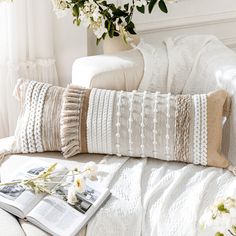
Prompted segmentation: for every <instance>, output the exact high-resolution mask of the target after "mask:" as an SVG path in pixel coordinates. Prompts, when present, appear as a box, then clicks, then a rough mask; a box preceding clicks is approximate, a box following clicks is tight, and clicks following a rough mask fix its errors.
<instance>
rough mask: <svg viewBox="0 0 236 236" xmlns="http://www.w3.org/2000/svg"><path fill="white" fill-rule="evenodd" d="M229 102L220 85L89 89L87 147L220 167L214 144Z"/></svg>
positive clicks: (217, 144) (225, 162)
mask: <svg viewBox="0 0 236 236" xmlns="http://www.w3.org/2000/svg"><path fill="white" fill-rule="evenodd" d="M229 104H230V100H229V97H228V94H227V92H226V91H224V90H220V91H216V92H213V93H210V94H201V95H193V96H191V95H177V96H172V95H171V94H160V93H158V92H157V93H147V92H136V91H133V92H123V91H121V92H116V91H108V90H101V89H92V91H91V93H90V98H89V107H88V115H87V124H86V125H87V145H88V152H89V153H107V154H116V155H117V156H132V157H152V158H157V159H161V160H167V161H180V162H187V163H194V164H201V165H204V166H206V165H209V166H216V167H224V168H226V167H228V166H229V162H228V160H227V159H226V158H225V157H224V156H223V155H221V152H220V150H221V137H222V118H223V116H225V115H227V114H228V111H229ZM84 125H85V124H84Z"/></svg>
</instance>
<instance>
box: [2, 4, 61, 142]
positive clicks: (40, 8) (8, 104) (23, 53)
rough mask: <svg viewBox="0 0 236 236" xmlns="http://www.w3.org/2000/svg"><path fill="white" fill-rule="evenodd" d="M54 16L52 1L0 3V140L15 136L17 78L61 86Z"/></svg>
mask: <svg viewBox="0 0 236 236" xmlns="http://www.w3.org/2000/svg"><path fill="white" fill-rule="evenodd" d="M52 14H53V12H52V5H51V1H50V0H14V2H13V3H0V138H2V137H6V136H8V135H12V134H13V133H14V129H15V124H16V120H17V116H18V112H19V107H18V103H17V102H16V100H15V98H13V96H12V93H13V89H14V86H15V84H16V82H17V79H18V78H24V79H34V80H38V81H44V82H49V83H52V84H58V78H57V72H56V66H55V60H54V53H53V22H52Z"/></svg>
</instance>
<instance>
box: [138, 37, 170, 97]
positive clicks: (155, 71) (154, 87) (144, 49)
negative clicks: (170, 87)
mask: <svg viewBox="0 0 236 236" xmlns="http://www.w3.org/2000/svg"><path fill="white" fill-rule="evenodd" d="M137 49H139V51H140V52H141V53H142V55H143V59H144V73H143V78H142V80H141V83H140V85H139V88H138V90H139V91H150V92H156V91H159V92H160V93H167V72H168V58H167V51H166V46H165V44H164V43H160V42H159V43H156V44H152V45H151V44H148V43H146V42H144V41H143V40H141V42H140V43H139V45H138V46H137Z"/></svg>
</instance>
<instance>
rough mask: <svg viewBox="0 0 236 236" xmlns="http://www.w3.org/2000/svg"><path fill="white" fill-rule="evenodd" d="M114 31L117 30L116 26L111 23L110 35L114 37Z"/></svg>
mask: <svg viewBox="0 0 236 236" xmlns="http://www.w3.org/2000/svg"><path fill="white" fill-rule="evenodd" d="M114 32H115V26H114V24H112V23H111V27H110V30H109V31H108V35H109V37H110V38H113V36H114Z"/></svg>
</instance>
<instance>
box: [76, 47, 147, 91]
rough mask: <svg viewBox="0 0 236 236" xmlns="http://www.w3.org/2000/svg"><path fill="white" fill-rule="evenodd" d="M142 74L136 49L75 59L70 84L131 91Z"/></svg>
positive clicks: (135, 87) (141, 66)
mask: <svg viewBox="0 0 236 236" xmlns="http://www.w3.org/2000/svg"><path fill="white" fill-rule="evenodd" d="M142 75H143V58H142V55H141V54H140V52H139V51H138V50H137V49H134V50H129V51H124V52H121V53H117V54H108V55H99V56H91V57H84V58H80V59H77V60H76V61H75V62H74V64H73V68H72V84H75V85H80V86H83V87H85V88H103V89H111V90H125V91H132V90H135V89H137V88H138V86H139V83H140V81H141V79H142Z"/></svg>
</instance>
